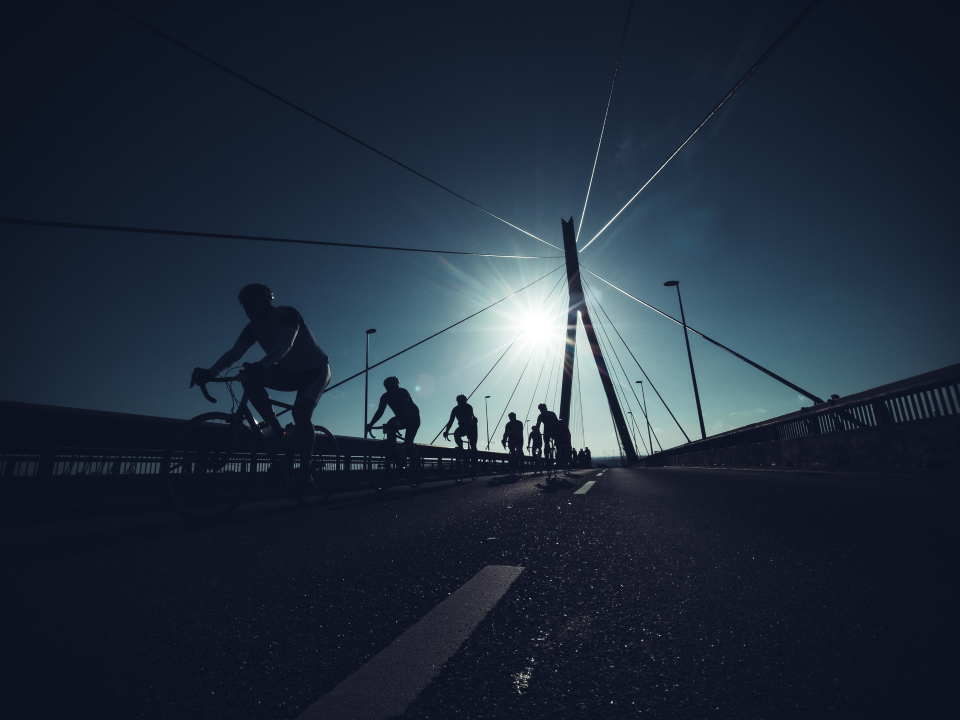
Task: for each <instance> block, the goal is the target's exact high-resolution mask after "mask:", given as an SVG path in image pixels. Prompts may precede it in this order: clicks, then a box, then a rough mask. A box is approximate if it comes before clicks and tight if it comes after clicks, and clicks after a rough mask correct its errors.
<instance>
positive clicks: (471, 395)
mask: <svg viewBox="0 0 960 720" xmlns="http://www.w3.org/2000/svg"><path fill="white" fill-rule="evenodd" d="M554 272H556V271H554ZM562 280H563V276H562V275H561V276H560V280H557V283H556V285H554V286H553V287H552V288H550V292H548V293H547V298H548V299H549V298H550V296H551V295H553V293H554V292H555V291H556V289H557V285H559V284H560V282H561V281H562ZM554 302H556V301H554ZM544 304H546V300H544ZM541 307H542V306H541ZM525 332H526V329H523V330H521V331H520V334H519V335H517V336H516V337H515V338H514V339H513V340H512V341H511V342H510V344H509V345H507V349H506V350H504V351H503V353H501V355H500V357H498V358H497V361H496V362H495V363H494V364H493V367H491V368H490V369H489V370H487V374H486V375H484V376H483V377H482V378H481V379H480V382H478V383H477V386H476V387H475V388H474V389H473V390H472V391H471V392H470V394H469V395H467V400H469V399H470V398H472V397H473V396H474V394H475V393H476V392H477V390H479V389H480V386H481V385H483V382H484V380H486V379H487V378H488V377H490V373H492V372H493V371H494V368H496V367H497V365H499V364H500V361H501V360H503V358H504V356H505V355H506V354H507V353H508V352H510V348H512V347H513V344H514V343H515V342H516V341H517V340H519V339H520V337H521V336H522V335H523V334H524V333H525ZM445 427H446V425H444V426H443V427H442V428H440V432H438V433H437V434H436V435H434V436H433V440H431V441H430V444H431V445H433V444H434V443H435V442H436V441H437V438H438V437H440V435H441V434H442V433H443V429H444V428H445Z"/></svg>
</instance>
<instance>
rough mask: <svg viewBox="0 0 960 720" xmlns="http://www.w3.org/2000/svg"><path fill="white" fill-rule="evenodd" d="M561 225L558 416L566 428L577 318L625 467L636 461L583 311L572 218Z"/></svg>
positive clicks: (617, 401)
mask: <svg viewBox="0 0 960 720" xmlns="http://www.w3.org/2000/svg"><path fill="white" fill-rule="evenodd" d="M560 224H561V225H562V226H563V252H564V254H565V255H566V258H567V288H568V290H569V292H570V303H569V304H568V306H567V344H566V349H565V352H564V353H563V382H562V384H561V386H560V413H559V417H560V419H561V420H563V421H564V422H565V423H567V427H570V398H571V394H572V392H573V362H574V354H575V353H576V351H577V316H578V315H579V316H580V321H581V322H582V323H583V329H584V330H585V331H586V333H587V340H588V341H589V343H590V350H591V351H592V352H593V359H594V360H595V361H596V363H597V370H598V371H599V372H600V382H601V383H602V384H603V391H604V392H605V393H606V394H607V404H608V405H609V406H610V414H611V415H612V416H613V424H614V425H615V426H616V429H617V435H619V437H620V446H621V447H622V448H623V452H624V456H625V459H626V461H627V464H628V465H630V464H633V463H634V462H636V461H637V451H636V449H634V447H633V442H632V441H631V438H630V431H629V430H628V429H627V423H626V421H625V420H624V417H623V410H622V409H621V408H620V400H619V399H618V398H617V393H616V392H615V391H614V389H613V382H612V381H611V380H610V374H609V373H608V372H607V363H606V362H605V361H604V359H603V353H602V352H600V343H599V342H598V341H597V333H596V332H595V331H594V329H593V322H591V320H590V311H589V310H587V304H586V302H584V299H583V284H582V283H581V282H580V256H579V254H578V253H577V235H576V233H575V232H574V229H573V218H572V217H571V218H570V220H569V221H567V220H564V219H563V218H561V219H560Z"/></svg>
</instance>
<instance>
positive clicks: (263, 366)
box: [190, 285, 330, 474]
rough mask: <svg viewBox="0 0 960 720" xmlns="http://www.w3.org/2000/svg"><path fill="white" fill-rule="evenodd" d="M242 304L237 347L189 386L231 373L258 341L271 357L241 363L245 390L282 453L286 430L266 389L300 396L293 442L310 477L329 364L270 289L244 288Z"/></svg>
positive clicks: (305, 329)
mask: <svg viewBox="0 0 960 720" xmlns="http://www.w3.org/2000/svg"><path fill="white" fill-rule="evenodd" d="M239 300H240V304H241V305H242V306H243V311H244V312H245V313H246V314H247V317H248V318H249V319H250V322H249V323H247V326H246V327H244V328H243V332H241V333H240V337H239V338H238V339H237V342H236V343H235V344H234V346H233V347H232V348H230V350H228V351H227V352H226V353H224V355H223V357H221V358H220V359H219V360H217V361H216V362H215V363H214V364H213V365H212V366H211V367H210V368H208V369H206V370H205V369H203V368H195V369H194V371H193V376H192V377H191V381H190V387H193V386H194V384H200V385H205V384H206V383H208V382H210V380H212V379H213V378H215V377H217V376H218V375H220V374H221V373H223V372H225V371H227V370H229V369H230V368H232V367H233V366H234V365H236V363H237V362H238V361H239V360H240V358H242V357H243V356H244V354H245V353H246V352H247V350H249V349H250V348H251V347H253V344H254V343H259V344H260V347H261V348H262V349H263V351H264V352H265V353H267V355H266V357H264V358H263V359H262V360H260V361H258V362H255V363H244V364H243V370H244V372H243V374H242V375H241V383H242V384H243V389H244V390H245V391H246V393H247V396H248V397H249V398H250V403H251V404H252V405H253V407H254V408H256V410H257V412H258V413H260V417H262V418H263V420H264V422H266V423H267V426H268V428H269V430H268V431H266V432H265V433H264V434H265V435H266V436H267V437H268V438H270V441H271V443H272V444H273V446H274V448H275V449H277V450H281V449H282V448H281V447H280V438H282V437H283V428H282V427H281V426H280V421H279V420H278V419H277V416H276V413H274V411H273V405H272V404H271V403H270V396H269V395H267V388H269V389H271V390H281V391H283V392H293V391H294V390H295V391H296V392H297V399H296V400H295V401H294V403H293V413H292V414H293V421H294V423H296V431H295V434H294V440H295V442H296V444H297V446H298V447H299V449H300V471H301V472H302V473H303V474H308V473H309V472H310V461H311V459H312V458H313V445H314V440H315V437H316V436H315V434H314V428H313V422H312V420H313V411H314V409H315V408H316V407H317V403H318V402H320V396H321V395H322V394H323V391H324V390H325V389H326V388H327V384H328V383H329V382H330V361H329V359H328V358H327V354H326V353H325V352H324V351H323V350H321V349H320V346H319V345H317V341H316V340H315V339H314V337H313V333H311V332H310V328H308V327H307V324H306V323H305V322H304V321H303V317H302V316H301V315H300V313H299V312H297V311H296V310H295V309H294V308H292V307H288V306H285V305H277V306H274V305H273V304H272V303H273V293H272V292H271V291H270V288H268V287H267V286H266V285H247V286H245V287H244V288H243V289H242V290H240V295H239Z"/></svg>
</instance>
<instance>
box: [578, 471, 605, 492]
mask: <svg viewBox="0 0 960 720" xmlns="http://www.w3.org/2000/svg"><path fill="white" fill-rule="evenodd" d="M597 477H600V476H599V475H598V476H597ZM596 482H597V481H596V480H587V481H586V482H585V483H584V484H583V485H581V486H580V489H579V490H577V491H576V492H575V493H573V494H574V495H586V494H587V493H588V492H590V488H592V487H593V486H594V483H596Z"/></svg>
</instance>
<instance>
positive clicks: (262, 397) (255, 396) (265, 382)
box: [240, 366, 283, 451]
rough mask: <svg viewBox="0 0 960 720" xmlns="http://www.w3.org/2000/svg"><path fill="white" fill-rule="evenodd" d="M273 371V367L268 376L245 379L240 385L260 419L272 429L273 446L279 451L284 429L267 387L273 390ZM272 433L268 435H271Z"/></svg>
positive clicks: (267, 373)
mask: <svg viewBox="0 0 960 720" xmlns="http://www.w3.org/2000/svg"><path fill="white" fill-rule="evenodd" d="M274 367H275V366H274ZM272 369H273V367H271V368H268V369H267V372H266V374H265V375H264V376H263V377H260V378H257V379H254V378H252V377H244V378H243V379H242V380H241V381H240V384H241V385H242V386H243V390H244V392H245V393H246V394H247V398H248V399H249V400H250V404H251V405H253V409H254V410H256V411H257V413H259V415H260V417H261V418H262V419H263V421H264V422H265V423H266V424H267V426H268V427H269V428H270V430H271V433H272V436H271V437H272V439H271V441H270V442H271V445H272V446H273V448H274V450H278V451H279V450H280V448H281V438H282V437H283V427H282V426H281V425H280V420H279V419H277V414H276V413H275V412H274V410H273V405H272V404H271V403H270V396H269V395H268V394H267V387H271V388H272V386H273V384H274V383H272V382H271V379H272V378H271V373H270V371H271V370H272ZM277 389H279V388H277ZM271 433H267V434H268V435H270V434H271Z"/></svg>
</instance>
